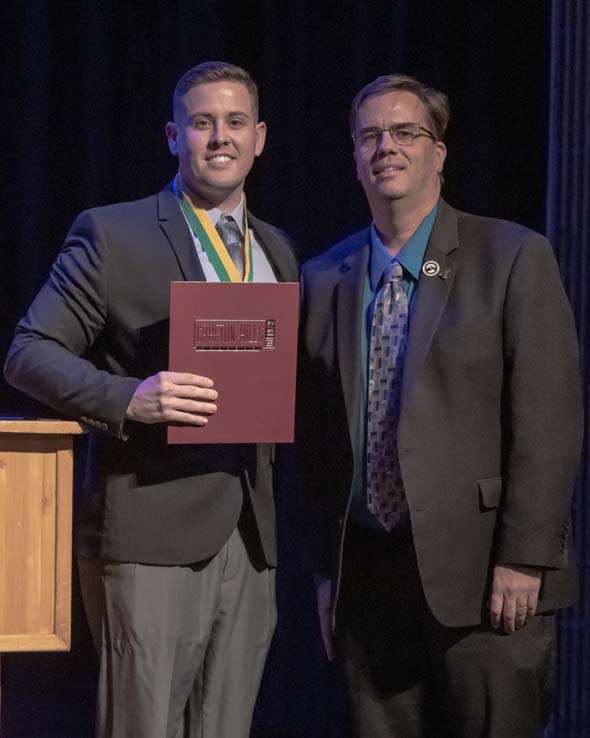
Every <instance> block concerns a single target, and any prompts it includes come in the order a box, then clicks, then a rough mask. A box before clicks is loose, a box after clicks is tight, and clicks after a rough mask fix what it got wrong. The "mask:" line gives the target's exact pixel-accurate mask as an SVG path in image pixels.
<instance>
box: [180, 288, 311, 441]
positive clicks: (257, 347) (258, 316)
mask: <svg viewBox="0 0 590 738" xmlns="http://www.w3.org/2000/svg"><path fill="white" fill-rule="evenodd" d="M298 319H299V285H298V284H297V283H295V282H281V283H276V284H275V283H262V282H257V283H251V284H241V283H231V282H229V283H225V282H221V283H217V282H172V283H171V284H170V371H176V372H191V373H192V374H199V375H200V376H203V377H209V378H210V379H212V380H213V382H214V385H215V389H216V390H217V392H218V393H219V397H218V399H217V400H216V405H217V408H218V409H217V412H216V413H215V414H214V415H212V416H209V422H208V423H207V425H205V426H200V427H197V426H187V425H169V426H168V443H258V442H260V443H263V442H286V443H289V442H292V441H293V433H294V419H295V369H296V362H297V326H298Z"/></svg>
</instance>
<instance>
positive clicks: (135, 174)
mask: <svg viewBox="0 0 590 738" xmlns="http://www.w3.org/2000/svg"><path fill="white" fill-rule="evenodd" d="M556 3H557V6H559V9H563V12H564V13H565V8H566V7H568V8H569V6H570V2H566V1H565V0H564V1H563V2H561V1H560V0H556ZM578 5H579V8H582V7H583V5H584V3H583V0H578ZM557 6H556V7H557ZM574 6H575V3H574V2H573V0H571V7H572V9H573V8H574ZM0 12H2V23H1V25H0V28H1V29H2V30H1V33H2V39H1V41H2V46H3V48H4V51H5V56H6V59H7V61H6V62H5V64H4V65H2V68H1V71H0V74H2V75H3V83H4V85H3V86H4V88H5V91H6V95H5V99H6V102H5V105H4V106H3V113H4V123H5V126H4V128H5V138H4V141H3V146H2V154H1V156H2V163H1V165H2V172H3V175H4V182H5V185H4V188H3V198H2V200H3V203H2V204H3V218H2V219H1V221H0V229H1V234H2V235H1V248H2V262H1V263H2V269H0V280H1V281H0V290H1V292H0V294H1V295H2V323H1V328H0V356H2V357H3V356H4V354H5V351H6V348H7V347H8V343H9V342H10V338H11V335H12V330H13V327H14V324H15V323H16V321H17V320H18V318H19V317H20V316H21V315H22V313H23V312H24V310H25V309H26V307H27V305H28V304H29V302H30V301H31V299H32V298H33V296H34V294H35V293H36V292H37V290H38V288H39V287H40V285H41V284H42V282H43V280H44V278H45V275H46V273H47V271H48V269H49V267H50V264H51V262H52V261H53V259H54V257H55V255H56V254H57V251H58V250H59V248H60V245H61V242H62V240H63V237H64V235H65V233H66V231H67V228H68V226H69V224H70V222H71V221H72V219H73V217H74V216H75V215H76V214H77V213H78V212H79V211H80V210H82V209H83V208H86V207H92V206H96V205H101V204H105V203H109V202H115V201H120V200H128V199H135V198H139V197H143V196H145V195H148V194H151V193H153V192H155V191H157V190H158V189H160V188H161V187H162V186H163V185H164V184H165V183H166V182H167V181H168V180H170V179H171V177H172V176H173V174H174V172H175V164H174V160H173V159H172V158H171V157H170V156H169V154H168V151H167V147H166V144H165V140H164V134H163V125H164V123H165V122H166V120H167V119H168V118H169V116H170V97H171V92H172V88H173V86H174V83H175V81H176V79H177V78H178V77H179V76H180V74H181V73H182V72H184V71H185V69H186V68H188V67H189V66H191V65H193V64H195V63H197V62H199V61H203V60H205V59H225V60H228V61H233V62H235V63H238V64H241V65H243V66H244V67H246V68H247V69H249V70H250V71H251V72H252V73H253V75H254V77H255V78H256V80H257V81H258V84H259V86H260V90H261V102H262V115H263V118H264V119H265V120H266V122H267V124H268V126H269V136H268V141H267V148H266V151H265V152H264V154H263V156H262V158H261V159H260V160H259V161H258V162H257V164H256V166H255V169H254V171H253V173H252V175H251V177H250V180H249V185H248V198H249V204H250V206H251V207H252V210H253V211H254V212H255V213H256V214H258V215H260V216H261V217H263V218H265V219H267V220H269V221H271V222H273V223H275V224H276V225H278V226H280V227H282V228H284V229H285V230H287V231H289V232H290V233H291V234H292V235H293V236H294V237H295V238H296V240H297V242H298V244H299V253H300V256H301V258H302V259H304V258H306V257H307V256H309V255H311V254H312V253H315V252H317V251H319V250H321V249H323V248H325V247H326V246H327V245H328V244H329V243H330V242H333V241H334V240H336V239H337V238H339V237H341V236H342V235H344V234H345V233H347V232H349V231H351V230H353V229H356V228H358V227H360V226H362V225H364V224H365V223H366V222H367V220H368V209H367V207H366V204H365V198H364V195H363V193H362V191H361V189H360V187H359V185H358V184H357V182H356V181H355V174H354V166H353V162H352V155H351V154H352V146H351V142H350V137H349V134H348V108H349V104H350V100H351V99H352V96H353V95H354V93H355V92H357V91H358V89H359V88H360V87H361V86H363V85H364V84H365V83H367V82H369V81H370V80H371V79H373V78H374V77H376V76H377V75H379V74H383V73H387V72H391V71H404V72H408V73H411V74H415V75H417V76H418V77H421V78H423V79H424V80H426V81H428V82H430V83H431V84H432V85H434V86H437V87H440V88H441V89H443V90H444V91H446V92H447V93H448V94H449V96H450V99H451V105H452V108H453V119H452V122H451V126H450V130H449V139H448V148H449V154H448V158H447V166H446V182H447V184H446V185H445V192H444V194H445V197H446V198H447V199H448V200H449V202H450V203H451V204H453V205H455V206H456V207H459V208H462V209H465V210H470V211H473V212H477V213H481V214H484V215H493V216H499V217H503V218H509V219H512V220H517V221H519V222H521V223H525V224H526V225H529V226H531V227H533V228H535V229H537V230H541V231H543V230H545V222H546V220H545V217H546V213H545V196H546V188H547V177H546V173H547V166H548V161H547V155H548V149H547V140H548V131H549V99H550V98H549V91H550V86H549V71H550V69H549V58H550V57H549V48H550V21H551V15H550V5H549V2H548V0H547V1H545V0H519V1H518V2H514V1H513V0H512V1H510V2H509V0H498V1H497V2H474V1H473V0H438V1H437V2H433V1H432V0H374V1H373V2H366V1H365V0H363V1H360V0H340V2H337V3H331V2H330V3H328V2H326V3H322V2H318V1H316V2H312V1H311V0H293V1H291V2H286V1H282V0H257V1H254V0H242V1H241V2H234V1H232V0H226V2H221V1H220V0H192V1H191V2H188V1H185V2H180V1H177V2H175V1H174V0H170V1H169V2H163V0H153V1H152V2H151V3H125V2H120V1H119V2H116V1H115V0H102V1H100V0H79V2H77V3H68V2H64V1H63V0H62V1H61V2H60V1H59V0H58V1H56V0H53V1H52V0H27V2H19V3H16V2H13V3H11V2H10V0H9V2H8V3H6V4H4V6H3V8H2V11H0ZM581 12H582V11H581V10H578V14H581ZM585 12H586V23H587V10H586V11H585ZM568 13H569V16H568V17H573V16H574V15H575V14H574V11H573V10H571V11H569V10H568ZM554 24H555V26H556V28H559V29H560V33H561V34H562V35H561V36H559V34H558V33H557V32H556V33H555V37H554V40H553V42H552V48H553V50H556V49H557V48H558V45H559V48H560V49H562V52H563V56H562V57H560V58H563V59H564V63H565V60H566V59H567V60H568V61H567V63H568V64H569V65H570V67H569V70H570V71H569V75H570V77H565V76H564V77H563V80H564V81H562V77H561V72H562V71H563V72H564V74H565V68H563V70H562V69H561V66H560V65H561V64H562V62H560V61H558V60H557V57H556V59H554V60H553V70H554V73H553V75H554V76H553V80H552V84H551V94H552V97H551V102H552V106H553V108H554V103H555V100H556V97H555V95H556V90H558V91H559V94H560V95H563V96H564V99H565V98H566V97H567V96H570V97H568V99H570V98H571V96H574V95H577V96H578V97H577V98H575V99H576V100H577V102H576V103H575V104H574V103H573V102H571V99H570V104H569V107H568V105H567V104H565V103H564V104H563V105H562V104H561V103H560V104H559V106H558V107H557V108H555V109H556V110H557V111H558V114H559V118H558V117H557V113H554V114H553V116H552V121H553V125H552V135H553V138H552V146H551V149H550V153H551V166H550V167H549V171H550V174H551V176H550V184H551V186H552V188H553V189H552V192H553V193H557V196H556V197H553V196H552V195H550V198H549V199H550V207H553V203H557V205H555V207H557V206H558V205H559V203H560V202H561V203H563V207H562V209H560V210H559V211H556V214H555V215H551V212H553V211H550V214H549V221H548V223H549V225H548V227H549V231H550V233H551V236H552V238H553V241H554V243H555V244H556V246H557V247H558V251H559V256H560V261H561V264H562V267H563V269H564V278H565V281H566V284H567V286H568V290H569V291H570V296H571V297H572V301H573V302H574V305H575V308H576V312H577V315H578V320H579V325H580V330H581V332H582V331H583V330H585V331H586V333H585V347H586V349H585V350H586V352H587V351H588V322H587V320H588V318H587V314H588V304H587V300H588V296H587V287H584V285H585V284H586V285H587V280H588V255H587V252H588V250H587V249H586V251H585V252H584V251H583V250H582V243H583V240H582V239H581V238H580V237H578V233H581V231H580V230H577V229H579V228H581V221H577V220H576V217H577V215H576V214H577V213H578V212H585V215H586V218H587V212H588V208H587V197H588V194H587V192H588V189H587V185H588V182H587V179H586V180H585V182H583V176H586V178H587V176H588V175H587V172H588V168H589V167H588V161H587V158H588V149H587V147H588V141H589V136H588V129H587V128H586V130H585V132H584V131H583V130H582V127H583V125H584V124H585V125H586V126H587V125H588V123H587V122H588V119H589V116H588V97H587V92H586V97H585V98H584V100H585V103H584V104H585V106H586V107H585V111H586V112H585V113H583V112H582V109H581V107H580V99H581V97H580V96H581V89H582V88H581V87H580V88H578V87H577V86H576V85H577V82H576V81H575V80H574V76H575V75H577V74H579V75H580V76H581V74H582V68H584V69H585V70H586V71H585V74H586V85H587V80H588V66H587V57H586V60H585V61H584V62H582V61H578V62H576V59H581V56H580V54H581V53H582V52H581V51H580V50H579V51H578V52H577V54H578V56H577V57H576V55H575V53H574V52H573V51H572V49H573V45H572V44H573V41H572V39H573V36H574V32H573V29H570V31H569V32H566V30H565V28H566V27H565V25H564V26H563V27H562V26H560V25H559V21H558V20H555V18H554ZM567 33H570V35H569V36H568V35H567ZM557 36H559V38H557ZM562 52H560V53H562ZM584 53H586V54H587V49H586V50H585V52H584ZM576 64H577V66H576ZM584 64H585V65H586V66H585V67H584ZM576 90H578V91H577V92H576ZM572 99H573V98H572ZM568 110H569V111H570V115H569V117H567V111H568ZM562 112H563V115H564V116H566V117H563V118H562V117H561V116H562ZM574 124H575V125H576V128H575V132H574V129H573V128H572V127H573V126H574ZM556 131H558V133H557V134H556V133H555V132H556ZM584 146H586V149H585V152H586V154H585V155H586V167H585V168H584V167H583V152H584ZM574 147H577V148H576V152H578V153H574ZM566 162H567V163H566ZM574 171H575V172H577V174H576V175H575V176H576V177H577V179H575V177H574ZM584 173H585V174H584ZM556 177H558V178H559V180H557V179H555V178H556ZM566 188H567V189H566ZM570 192H571V194H570ZM575 193H577V194H575ZM574 197H576V198H577V200H575V201H574ZM584 197H585V198H586V200H583V198H584ZM584 202H585V203H586V205H585V206H584ZM584 207H585V210H583V208H584ZM578 208H579V210H578ZM564 220H565V221H566V222H567V228H563V227H562V223H563V221H564ZM553 223H556V224H557V227H556V228H555V229H554V228H553V225H552V224H553ZM574 224H575V225H574ZM587 226H588V223H587V220H586V226H585V228H586V230H585V231H584V233H585V234H586V235H585V238H586V245H587V238H588V235H587V233H588V230H587ZM574 234H575V238H574ZM574 249H575V250H574ZM584 275H585V279H586V281H585V282H584V281H583V279H584ZM584 300H585V301H586V302H584ZM584 316H586V317H584ZM584 320H585V321H586V322H585V323H584ZM584 326H585V327H584ZM586 372H587V364H586ZM586 377H587V373H586ZM42 412H44V411H43V409H42V408H39V407H36V406H35V405H34V403H32V402H31V401H29V400H27V399H26V398H24V397H22V396H21V395H18V394H17V393H16V392H13V391H12V390H10V389H9V388H7V387H6V386H5V385H4V384H0V413H16V414H18V413H28V414H30V413H42ZM585 474H586V481H587V474H588V471H587V467H586V472H585ZM581 489H582V488H580V492H579V493H578V497H577V509H576V515H577V516H578V524H577V528H578V537H579V539H580V542H582V536H583V534H582V536H581V535H580V530H581V529H582V528H583V527H584V526H586V530H587V526H588V513H587V507H586V510H585V512H584V510H583V506H582V492H581ZM585 489H586V490H587V485H586V488H585ZM585 504H586V505H587V503H585ZM278 506H279V523H280V556H281V567H280V574H279V589H278V601H279V611H280V618H279V625H278V629H277V633H276V637H275V640H274V644H273V649H272V651H271V654H270V657H269V661H268V668H267V670H266V674H265V678H264V682H263V686H262V690H261V693H260V699H259V703H258V707H257V711H256V715H255V721H254V729H253V736H254V737H255V738H346V736H347V729H346V725H347V723H348V721H347V716H346V711H345V705H344V700H343V698H342V690H341V685H340V683H339V679H338V675H337V674H336V673H335V672H334V671H333V670H332V668H331V667H330V666H329V665H328V664H327V663H326V662H325V660H324V659H323V656H322V650H321V644H320V642H319V637H318V634H317V628H316V622H315V614H314V610H313V592H312V584H311V581H310V578H309V573H308V572H307V570H306V566H305V563H304V561H303V558H302V554H301V539H302V535H303V531H302V522H301V520H300V517H299V512H298V506H297V504H296V501H295V500H294V494H293V488H292V485H291V484H290V482H289V480H285V481H284V484H283V485H282V490H281V492H280V495H279V498H278ZM584 515H585V516H586V517H585V518H584V517H583V516H584ZM584 520H585V522H584ZM583 545H585V546H586V548H585V557H586V558H585V559H584V549H583V548H582V549H580V553H581V559H582V560H583V561H585V562H586V567H587V565H588V544H587V543H585V544H583ZM587 580H588V577H587V575H586V582H587ZM585 607H586V609H585V610H584V609H577V610H574V611H573V613H572V614H568V616H567V618H570V620H567V618H564V621H563V622H564V629H565V630H564V631H563V632H567V633H568V634H570V633H571V636H570V635H568V638H570V641H569V643H570V644H571V645H570V646H569V648H570V650H571V649H574V648H578V649H580V645H579V644H580V643H581V640H580V639H581V638H582V624H583V623H585V624H586V628H588V624H589V622H590V617H589V613H588V609H587V607H588V605H587V604H586V605H585ZM567 623H571V625H567ZM574 633H577V634H578V635H576V636H575V635H574ZM73 635H74V643H73V649H72V653H71V654H61V655H56V654H36V655H27V654H20V655H10V656H8V655H7V656H5V657H4V658H3V693H2V698H3V704H2V734H3V735H6V736H7V738H17V737H20V736H23V737H25V738H31V736H35V738H62V737H63V738H78V736H81V737H82V736H89V735H90V734H91V725H92V712H93V701H94V688H95V679H96V662H95V660H94V656H93V654H92V650H91V646H90V641H89V636H88V632H87V629H86V625H85V621H84V617H83V614H82V609H81V605H80V601H79V596H78V595H77V591H75V592H74V634H73ZM575 638H578V640H574V639H575ZM586 638H587V635H586ZM574 644H577V645H574ZM568 653H569V652H568ZM585 653H586V658H587V653H588V651H587V641H586V652H585ZM572 658H573V657H570V660H571V659H572ZM575 664H576V665H575V666H574V662H572V666H571V668H570V667H569V666H568V664H567V663H565V662H564V661H563V659H562V662H560V685H562V686H561V687H560V702H559V720H556V722H555V726H554V733H553V735H555V736H560V738H569V735H570V734H568V733H567V732H564V731H566V728H567V726H571V725H573V724H574V717H573V716H574V711H575V710H578V713H577V714H578V715H579V719H578V723H577V724H578V725H581V722H580V719H581V717H582V713H581V711H582V710H583V709H587V707H582V706H576V705H575V704H574V695H577V696H578V698H580V699H581V697H582V695H585V696H586V703H585V704H587V703H588V681H587V680H588V675H587V671H586V672H584V673H583V669H582V666H581V664H580V662H579V660H578V661H577V662H575ZM576 669H577V671H576ZM584 680H586V681H584ZM583 685H585V687H584V686H583ZM583 690H585V691H583ZM567 715H570V717H567V721H569V722H567V721H566V722H564V720H566V716H567ZM562 717H563V720H562ZM571 735H572V736H573V735H576V736H581V735H582V733H581V732H580V733H578V734H574V733H571Z"/></svg>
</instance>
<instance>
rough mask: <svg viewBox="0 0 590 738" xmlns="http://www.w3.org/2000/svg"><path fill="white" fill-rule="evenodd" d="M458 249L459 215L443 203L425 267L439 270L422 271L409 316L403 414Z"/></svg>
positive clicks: (445, 296) (449, 283) (446, 294)
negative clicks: (432, 272)
mask: <svg viewBox="0 0 590 738" xmlns="http://www.w3.org/2000/svg"><path fill="white" fill-rule="evenodd" d="M458 246H459V240H458V234H457V215H456V213H455V211H454V210H453V209H452V208H451V207H450V206H449V205H447V203H446V202H444V200H440V203H439V209H438V213H437V216H436V220H435V222H434V226H433V229H432V233H431V235H430V239H429V241H428V246H427V247H426V253H425V254H424V264H426V263H427V262H428V261H433V262H436V264H438V265H439V267H440V271H439V273H438V274H437V275H436V276H431V277H429V276H427V275H426V274H424V272H420V279H419V281H418V287H417V291H416V296H415V304H414V305H413V307H412V313H411V316H410V329H409V335H408V348H407V352H406V358H405V362H404V376H403V381H402V412H403V409H404V408H405V407H406V405H407V402H408V398H409V396H410V393H411V391H412V387H413V385H414V381H415V379H416V377H417V376H418V373H419V371H420V369H421V367H422V364H423V363H424V359H425V358H426V355H427V353H428V351H429V349H430V345H431V343H432V339H433V336H434V333H435V331H436V329H437V327H438V324H439V322H440V318H441V315H442V313H443V310H444V308H445V305H446V303H447V300H448V297H449V293H450V291H451V287H452V286H453V281H454V278H455V272H456V269H457V261H456V259H455V258H454V257H453V256H452V255H451V252H452V251H454V250H455V249H456V248H458Z"/></svg>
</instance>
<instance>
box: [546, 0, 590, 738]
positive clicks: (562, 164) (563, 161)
mask: <svg viewBox="0 0 590 738" xmlns="http://www.w3.org/2000/svg"><path fill="white" fill-rule="evenodd" d="M550 99H551V108H550V129H549V161H548V174H547V182H548V187H547V235H548V236H549V238H550V239H551V242H552V243H553V245H554V247H555V251H556V253H557V257H558V260H559V265H560V268H561V274H562V277H563V281H564V284H565V287H566V290H567V292H568V295H569V298H570V302H571V304H572V307H573V309H574V314H575V317H576V322H577V325H578V335H579V337H580V356H581V368H582V377H583V382H584V387H585V390H586V392H585V396H586V407H587V408H588V407H590V402H588V400H589V399H590V5H589V4H588V2H587V0H554V2H553V9H552V16H551V76H550ZM589 443H590V435H589V433H588V413H587V414H586V436H585V439H584V451H583V453H582V463H581V467H580V475H579V478H578V484H577V488H576V494H575V498H574V505H573V519H574V532H575V539H576V549H577V556H578V568H579V573H580V593H581V599H580V603H579V604H578V605H577V606H576V607H574V608H571V609H569V610H567V611H564V612H563V613H561V614H560V616H559V620H558V633H559V650H558V661H557V699H556V705H555V711H554V715H553V722H552V725H551V726H550V729H549V730H548V735H549V736H551V738H554V737H555V738H557V737H558V736H559V737H560V738H561V737H563V738H587V736H589V735H590V504H589V499H588V496H589V493H590V452H589Z"/></svg>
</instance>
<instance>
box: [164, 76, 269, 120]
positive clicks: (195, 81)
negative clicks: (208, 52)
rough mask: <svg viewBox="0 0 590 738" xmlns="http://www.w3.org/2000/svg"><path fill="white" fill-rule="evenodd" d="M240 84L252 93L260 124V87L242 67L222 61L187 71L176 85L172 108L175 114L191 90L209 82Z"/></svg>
mask: <svg viewBox="0 0 590 738" xmlns="http://www.w3.org/2000/svg"><path fill="white" fill-rule="evenodd" d="M225 80H227V81H229V82H239V83H240V84H242V85H244V87H246V89H247V90H248V92H249V93H250V100H251V101H252V112H253V114H254V120H255V122H258V106H259V100H258V87H257V86H256V82H254V80H253V79H252V77H251V76H250V74H249V73H248V72H247V71H246V70H245V69H242V67H238V66H237V65H236V64H229V63H228V62H221V61H208V62H203V63H202V64H197V65H196V66H195V67H191V68H190V69H189V70H187V71H186V72H185V73H184V74H183V75H182V77H181V78H180V79H179V80H178V82H177V83H176V87H175V88H174V94H173V96H172V108H173V111H174V113H175V114H176V111H177V109H178V104H179V103H180V101H181V100H182V98H183V97H184V96H185V95H186V93H187V92H188V91H189V90H192V89H193V87H197V86H198V85H205V84H207V83H208V82H223V81H225Z"/></svg>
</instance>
